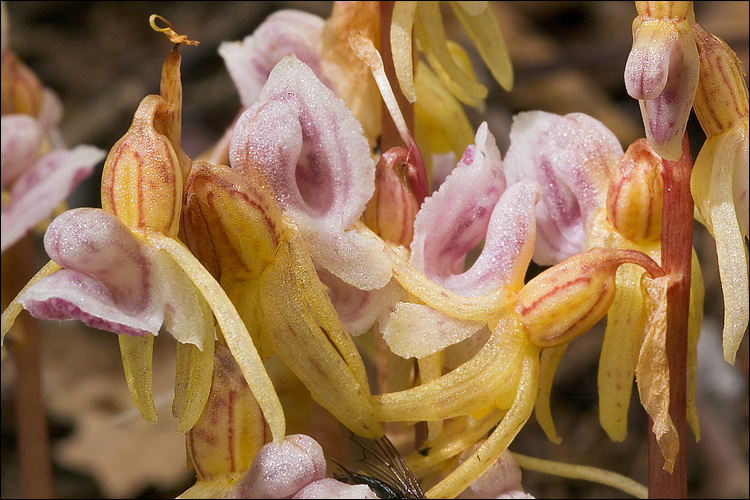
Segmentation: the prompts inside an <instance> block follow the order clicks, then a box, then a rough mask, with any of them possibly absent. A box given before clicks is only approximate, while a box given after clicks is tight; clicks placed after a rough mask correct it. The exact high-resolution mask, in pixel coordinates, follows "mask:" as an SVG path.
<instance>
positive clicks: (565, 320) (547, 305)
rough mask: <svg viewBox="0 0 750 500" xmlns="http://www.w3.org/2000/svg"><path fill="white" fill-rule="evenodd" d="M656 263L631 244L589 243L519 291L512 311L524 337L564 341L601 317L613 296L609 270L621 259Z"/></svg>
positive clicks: (545, 343)
mask: <svg viewBox="0 0 750 500" xmlns="http://www.w3.org/2000/svg"><path fill="white" fill-rule="evenodd" d="M625 263H633V264H638V265H640V266H642V267H644V268H645V269H646V270H647V271H648V272H649V273H650V274H651V275H662V274H663V272H662V270H661V268H660V267H659V266H658V265H657V264H656V263H655V262H654V261H653V260H651V259H650V258H649V257H648V256H646V255H645V254H643V253H641V252H638V251H636V250H618V249H607V248H592V249H591V250H588V251H586V252H582V253H579V254H576V255H574V256H573V257H570V258H568V259H566V260H564V261H562V262H560V263H559V264H556V265H554V266H552V267H551V268H549V269H547V270H546V271H544V272H542V273H541V274H539V275H538V276H537V277H535V278H534V279H532V280H531V281H529V282H528V283H527V284H526V285H525V286H524V287H523V288H522V289H521V290H520V291H519V292H518V298H517V301H516V313H518V315H519V317H520V319H521V324H522V325H523V326H524V329H525V330H526V334H527V335H528V337H529V340H530V341H531V342H532V343H534V344H535V345H537V346H539V347H541V348H548V347H556V346H560V345H563V344H566V343H568V342H570V341H571V340H573V339H575V338H576V337H578V336H579V335H581V334H583V333H585V332H586V331H588V330H589V329H590V328H591V327H592V326H594V324H595V323H596V322H597V321H599V320H600V319H602V318H603V317H604V315H605V314H607V311H608V310H609V307H610V306H611V305H612V302H613V301H614V299H615V291H616V286H615V274H616V272H617V268H618V267H619V266H620V265H621V264H625Z"/></svg>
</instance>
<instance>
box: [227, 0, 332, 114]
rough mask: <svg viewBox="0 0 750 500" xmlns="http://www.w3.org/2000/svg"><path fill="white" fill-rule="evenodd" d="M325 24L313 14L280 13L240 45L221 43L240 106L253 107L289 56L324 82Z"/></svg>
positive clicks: (273, 15)
mask: <svg viewBox="0 0 750 500" xmlns="http://www.w3.org/2000/svg"><path fill="white" fill-rule="evenodd" d="M324 23H325V21H324V20H323V19H322V18H321V17H318V16H316V15H314V14H309V13H307V12H303V11H299V10H292V9H286V10H280V11H277V12H274V13H273V14H271V15H270V16H268V17H267V18H266V19H265V21H263V23H262V24H261V25H260V26H258V27H257V28H256V30H255V31H254V32H253V34H252V35H249V36H247V37H245V39H244V40H242V42H224V43H222V44H221V45H220V46H219V55H221V57H223V58H224V62H225V64H226V66H227V70H228V71H229V75H230V76H231V77H232V80H233V81H234V85H235V86H236V87H237V90H238V91H239V94H240V98H241V99H242V104H243V106H245V107H248V108H249V107H250V106H252V105H253V104H255V102H256V101H257V100H258V98H259V96H260V91H261V89H262V88H263V85H264V84H265V83H266V80H267V79H268V75H269V74H270V73H271V70H272V69H273V67H274V66H275V65H276V63H278V62H279V61H280V60H281V59H283V58H284V56H286V55H288V54H294V55H296V56H297V57H298V58H299V59H300V60H301V61H303V62H304V63H305V64H307V65H308V66H309V67H310V68H312V69H313V71H315V74H316V75H317V76H318V78H320V79H321V80H323V81H326V80H325V77H324V76H323V73H322V72H321V70H320V51H321V45H322V41H321V37H322V33H323V25H324Z"/></svg>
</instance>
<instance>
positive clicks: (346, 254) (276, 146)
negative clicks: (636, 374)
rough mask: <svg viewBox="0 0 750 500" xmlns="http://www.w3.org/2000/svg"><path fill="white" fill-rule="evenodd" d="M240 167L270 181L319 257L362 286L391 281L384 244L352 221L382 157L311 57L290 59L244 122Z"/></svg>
mask: <svg viewBox="0 0 750 500" xmlns="http://www.w3.org/2000/svg"><path fill="white" fill-rule="evenodd" d="M230 163H231V165H232V168H234V169H235V170H238V171H240V172H242V173H244V174H245V175H248V176H250V177H251V178H253V179H255V180H256V181H258V182H262V183H264V184H266V185H268V186H269V187H270V188H271V190H272V192H273V193H274V196H275V198H276V201H277V202H278V204H279V207H280V208H281V209H282V211H283V212H284V213H285V215H287V216H289V217H290V218H291V219H292V221H293V222H294V223H295V224H297V225H298V226H299V227H300V229H301V230H302V233H303V235H304V237H305V240H306V241H307V243H308V246H309V247H310V252H311V253H312V255H313V256H314V258H315V259H316V261H317V262H318V263H319V264H321V265H322V266H323V267H325V268H327V269H328V270H329V271H331V272H332V273H333V274H335V275H336V276H338V277H339V278H341V279H343V280H344V281H346V282H347V283H349V284H352V285H354V286H357V287H359V288H362V289H375V288H380V287H382V286H384V285H385V284H386V283H387V282H388V280H389V279H390V275H391V271H390V264H389V262H388V261H387V259H386V258H385V256H384V255H383V253H382V244H381V245H378V244H377V241H374V240H372V238H370V237H369V236H368V235H363V234H358V233H357V232H354V231H352V230H350V227H351V226H352V225H353V224H354V223H355V221H357V220H358V219H359V217H360V216H361V215H362V213H363V212H364V209H365V206H366V204H367V201H368V200H369V199H370V198H371V197H372V194H373V192H374V190H375V162H374V160H373V159H372V157H371V156H370V148H369V145H368V143H367V139H366V138H365V137H364V135H363V133H362V127H361V126H360V124H359V122H357V120H356V119H355V118H354V116H353V115H352V114H351V112H350V111H349V110H348V109H347V108H346V106H345V104H344V102H343V101H342V100H341V99H339V98H338V97H337V96H336V95H335V94H334V93H333V92H332V91H331V90H330V89H328V88H327V87H325V85H323V84H322V83H321V82H320V80H318V79H317V78H316V76H315V74H314V73H313V72H312V71H311V70H310V68H309V67H307V66H306V65H305V64H304V63H302V62H301V61H299V60H298V59H297V58H296V57H294V56H288V57H285V58H284V59H283V60H282V61H281V62H279V64H277V65H276V67H275V68H274V69H273V71H272V72H271V75H270V76H269V79H268V81H267V82H266V85H265V87H264V88H263V91H262V93H261V97H260V101H259V102H258V103H257V104H255V105H254V106H253V107H251V108H250V109H248V110H247V111H246V112H245V113H243V115H242V116H241V117H240V119H239V120H238V122H237V126H236V128H235V131H234V134H233V136H232V143H231V147H230Z"/></svg>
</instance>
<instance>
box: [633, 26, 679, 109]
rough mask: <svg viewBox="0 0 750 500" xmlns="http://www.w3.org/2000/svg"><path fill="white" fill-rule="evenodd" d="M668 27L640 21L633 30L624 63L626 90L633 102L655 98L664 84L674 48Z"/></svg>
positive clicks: (674, 35)
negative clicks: (631, 44) (630, 46)
mask: <svg viewBox="0 0 750 500" xmlns="http://www.w3.org/2000/svg"><path fill="white" fill-rule="evenodd" d="M671 24H672V23H662V22H660V21H652V22H643V23H642V24H641V25H640V26H639V27H638V28H637V29H636V32H635V33H634V37H633V48H632V49H631V50H630V54H629V55H628V60H627V62H626V63H625V89H626V90H627V91H628V94H629V95H630V97H632V98H633V99H641V100H643V99H656V98H657V97H658V96H659V95H660V94H661V93H662V91H663V90H664V87H665V86H666V85H667V79H668V78H669V64H670V62H669V61H670V57H671V54H672V51H673V50H674V48H675V46H676V45H677V33H676V32H675V31H674V28H673V27H672V26H670V25H671ZM670 32H671V33H670Z"/></svg>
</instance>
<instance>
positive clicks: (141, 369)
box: [117, 333, 157, 423]
mask: <svg viewBox="0 0 750 500" xmlns="http://www.w3.org/2000/svg"><path fill="white" fill-rule="evenodd" d="M117 340H118V341H119V343H120V355H121V356H122V367H123V368H124V370H125V380H126V381H127V383H128V389H129V390H130V396H131V397H132V398H133V402H135V406H136V408H138V411H139V412H141V416H142V417H143V420H145V421H147V422H151V423H156V421H157V416H156V407H155V406H154V396H153V391H152V389H151V378H152V374H153V352H154V336H153V335H152V334H150V333H149V334H146V335H143V336H141V337H131V336H128V335H118V336H117Z"/></svg>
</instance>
